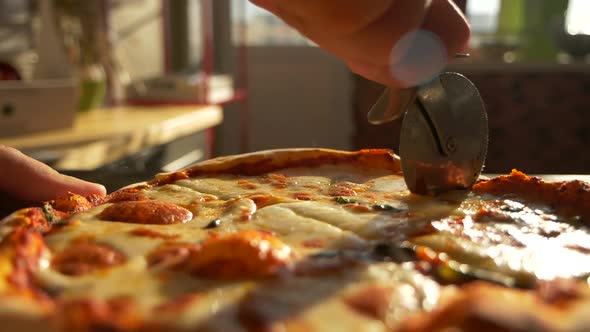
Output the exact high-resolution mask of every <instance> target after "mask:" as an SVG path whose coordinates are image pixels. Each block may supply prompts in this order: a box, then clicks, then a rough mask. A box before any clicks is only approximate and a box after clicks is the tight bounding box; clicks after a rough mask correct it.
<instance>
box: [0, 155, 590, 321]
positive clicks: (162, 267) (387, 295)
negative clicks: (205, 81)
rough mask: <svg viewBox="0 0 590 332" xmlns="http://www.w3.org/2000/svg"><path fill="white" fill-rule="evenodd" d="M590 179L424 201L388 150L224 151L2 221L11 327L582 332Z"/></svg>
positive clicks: (516, 176)
mask: <svg viewBox="0 0 590 332" xmlns="http://www.w3.org/2000/svg"><path fill="white" fill-rule="evenodd" d="M589 222H590V186H589V185H588V184H587V183H584V182H581V181H568V182H544V181H543V180H541V179H538V178H534V177H529V176H527V175H525V174H523V173H521V172H519V171H516V170H515V171H513V172H512V173H511V174H507V175H502V176H498V177H494V178H491V179H485V180H480V181H479V182H478V183H476V184H475V185H474V186H473V187H472V188H471V189H470V190H462V191H454V192H449V193H445V194H442V195H439V196H419V195H414V194H411V193H410V192H409V191H408V190H407V188H406V186H405V184H404V180H403V176H402V174H401V170H400V161H399V158H398V157H397V156H396V155H395V154H393V153H392V152H391V151H389V150H361V151H355V152H344V151H336V150H327V149H286V150H271V151H262V152H256V153H251V154H244V155H237V156H229V157H221V158H217V159H212V160H209V161H205V162H202V163H200V164H197V165H195V166H193V167H190V168H188V169H185V170H182V171H178V172H174V173H168V174H159V175H156V176H155V178H154V179H153V180H151V181H148V182H145V183H140V184H136V185H132V186H128V187H125V188H123V189H120V190H118V191H116V192H113V193H111V194H109V195H107V196H106V197H104V198H100V197H92V196H91V197H81V196H78V195H75V194H69V195H67V196H65V197H61V198H58V199H56V200H55V201H51V202H46V203H44V204H42V205H41V206H37V207H31V208H26V209H22V210H19V211H16V212H14V213H12V214H11V215H9V216H8V217H6V218H5V219H4V220H3V221H2V222H1V223H0V239H1V242H0V329H1V330H2V331H411V332H425V331H447V332H448V331H585V330H589V329H590V315H588V314H587V313H588V312H590V287H589V286H588V282H589V281H590V280H589V279H588V277H589V276H590V230H589V228H588V223H589Z"/></svg>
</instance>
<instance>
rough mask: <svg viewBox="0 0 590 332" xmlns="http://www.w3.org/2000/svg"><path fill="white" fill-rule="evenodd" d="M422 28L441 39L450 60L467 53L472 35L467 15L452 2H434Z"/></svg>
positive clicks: (449, 0) (445, 0) (450, 0)
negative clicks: (457, 54) (459, 54)
mask: <svg viewBox="0 0 590 332" xmlns="http://www.w3.org/2000/svg"><path fill="white" fill-rule="evenodd" d="M422 28H423V29H425V30H429V31H432V32H433V33H434V34H436V35H437V36H438V37H439V38H440V39H441V41H442V42H443V44H444V45H445V46H446V49H447V56H448V57H449V59H451V58H452V57H453V56H454V55H455V54H456V53H463V52H464V51H465V48H466V46H467V42H468V41H469V37H470V34H471V29H470V28H469V23H468V22H467V19H466V18H465V15H463V13H462V12H461V9H459V7H457V5H455V3H454V2H453V1H452V0H432V4H431V7H430V10H429V11H428V13H427V14H426V18H425V19H424V24H423V25H422Z"/></svg>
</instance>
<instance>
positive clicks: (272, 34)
mask: <svg viewBox="0 0 590 332" xmlns="http://www.w3.org/2000/svg"><path fill="white" fill-rule="evenodd" d="M232 16H233V21H234V24H233V29H234V33H233V35H234V41H235V40H236V38H238V36H243V39H245V40H243V41H244V42H245V44H246V45H248V46H285V45H302V46H311V45H313V44H312V43H311V42H310V41H309V40H308V39H307V38H305V37H303V36H302V35H301V34H300V33H299V32H297V30H295V29H293V28H291V27H290V26H288V25H287V24H285V23H284V22H283V21H281V19H279V18H278V17H276V16H275V15H273V14H271V13H269V12H267V11H266V10H264V9H261V8H259V7H257V6H255V5H253V4H251V3H250V2H249V1H248V0H232Z"/></svg>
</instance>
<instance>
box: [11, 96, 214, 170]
mask: <svg viewBox="0 0 590 332" xmlns="http://www.w3.org/2000/svg"><path fill="white" fill-rule="evenodd" d="M222 121H223V111H222V108H221V107H220V106H215V105H203V106H192V105H191V106H157V107H143V106H123V107H115V108H105V109H98V110H94V111H91V112H85V113H79V114H77V115H76V119H75V120H74V125H73V126H72V127H71V128H67V129H59V130H51V131H45V132H40V133H35V134H29V135H23V136H13V137H1V138H0V144H2V145H6V146H11V147H14V148H17V149H19V150H21V151H23V152H25V153H27V154H29V155H31V156H33V157H35V158H37V159H41V160H44V159H59V162H58V164H57V166H58V168H60V169H93V168H96V167H100V166H102V165H104V164H106V163H108V162H111V161H114V160H117V159H119V158H121V157H125V156H128V155H131V154H133V153H136V152H139V151H141V150H142V149H146V148H150V147H154V146H158V145H162V144H166V143H169V142H171V141H173V140H175V139H177V138H180V137H183V136H187V135H190V134H193V133H196V132H200V131H203V130H207V129H209V128H212V127H214V126H216V125H218V124H220V123H221V122H222Z"/></svg>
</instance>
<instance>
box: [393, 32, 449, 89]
mask: <svg viewBox="0 0 590 332" xmlns="http://www.w3.org/2000/svg"><path fill="white" fill-rule="evenodd" d="M390 61H391V74H392V75H393V77H394V78H395V79H397V80H398V81H400V82H402V83H403V84H404V85H406V87H411V86H416V85H419V84H422V83H425V82H428V81H430V80H432V79H433V78H434V77H435V76H436V75H438V74H439V73H440V72H441V71H442V70H443V68H444V67H445V65H446V63H447V50H446V47H445V45H444V43H443V42H442V41H441V39H440V38H439V37H438V36H437V35H436V34H434V33H432V32H430V31H428V30H422V29H418V30H413V31H410V32H408V33H407V34H405V35H404V36H402V38H400V40H399V41H398V42H397V44H396V45H395V46H394V47H393V49H392V51H391V56H390Z"/></svg>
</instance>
